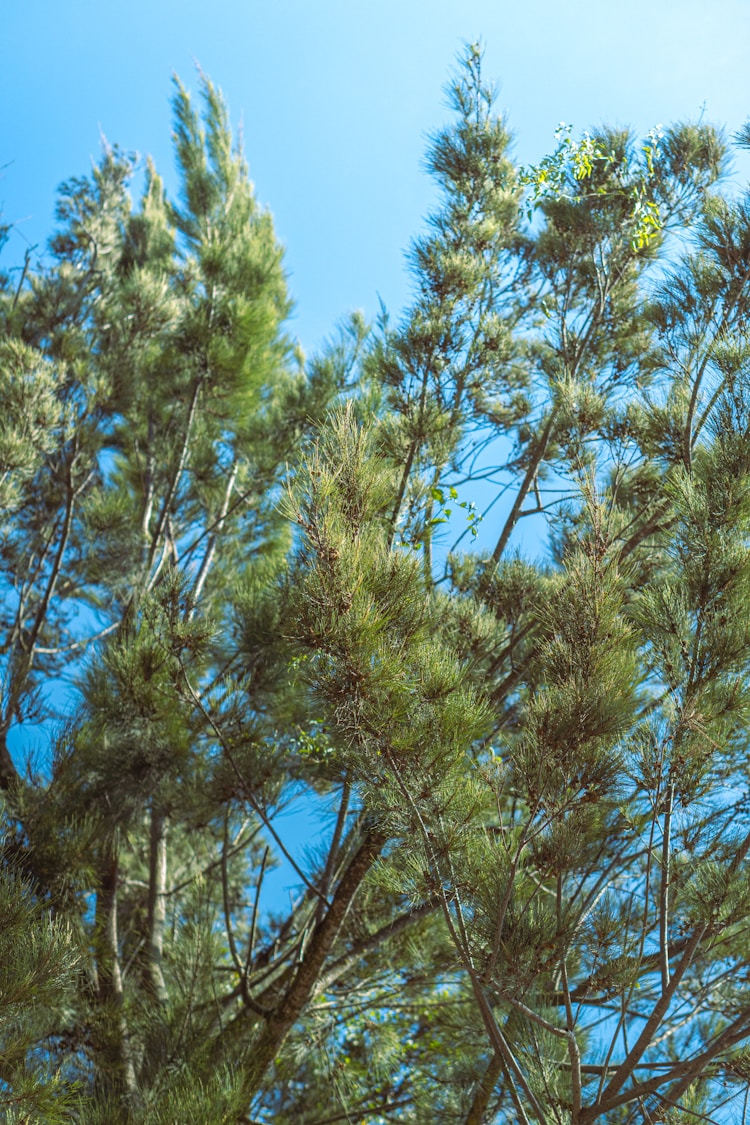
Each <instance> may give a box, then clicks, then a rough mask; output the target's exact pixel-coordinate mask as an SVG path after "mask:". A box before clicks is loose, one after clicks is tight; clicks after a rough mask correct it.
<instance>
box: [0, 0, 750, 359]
mask: <svg viewBox="0 0 750 1125" xmlns="http://www.w3.org/2000/svg"><path fill="white" fill-rule="evenodd" d="M477 38H481V40H482V41H483V42H484V43H485V45H486V62H485V67H486V73H487V75H488V76H491V77H493V78H495V79H496V80H497V81H498V83H499V87H500V90H499V105H500V107H501V108H502V109H503V110H505V111H507V114H508V118H509V121H510V124H511V127H512V128H513V130H514V132H515V135H516V138H517V142H516V152H517V155H518V157H519V158H520V159H521V160H522V161H524V162H528V161H534V160H538V159H539V158H540V157H541V156H542V155H543V154H544V153H545V152H546V151H548V150H549V149H550V148H551V147H552V145H553V133H554V129H555V126H556V125H557V123H558V122H559V121H561V120H565V121H568V122H572V123H573V125H574V126H575V128H576V129H577V130H580V129H584V128H586V127H589V126H592V125H596V124H598V123H600V122H602V121H605V120H606V121H608V122H611V123H619V124H632V125H633V126H635V127H636V128H638V129H639V130H641V131H646V130H647V129H648V128H650V127H651V126H652V125H654V124H657V123H662V124H666V123H668V122H670V121H673V120H676V119H685V118H690V117H693V118H694V117H697V116H698V115H699V114H700V112H701V108H702V106H703V105H704V104H705V116H706V117H707V118H708V119H709V120H712V121H716V122H721V123H724V124H726V125H727V126H728V128H729V130H730V131H732V130H735V129H737V128H738V127H739V126H740V125H741V124H742V122H743V121H744V120H745V119H746V117H747V116H748V115H750V68H749V67H748V62H747V60H748V48H750V2H749V0H711V2H710V0H630V2H629V3H615V2H613V0H598V2H597V0H577V2H575V3H571V2H570V0H568V2H567V3H564V2H558V3H555V2H553V0H516V2H515V3H511V2H509V0H463V2H461V3H459V2H456V0H378V2H377V3H373V2H370V3H364V2H361V0H271V2H266V3H260V2H259V0H149V2H146V0H127V2H124V0H6V2H5V4H3V12H2V24H1V26H0V96H1V97H2V105H3V113H2V125H1V126H0V165H6V167H5V168H4V170H3V173H2V179H0V205H1V206H2V210H3V212H4V215H5V218H6V220H8V219H10V220H13V221H15V222H17V223H18V231H19V232H22V235H23V236H24V237H25V238H26V239H28V240H29V241H30V242H32V243H41V244H43V243H44V241H45V239H46V237H47V236H48V234H49V233H50V230H51V226H52V210H53V200H54V190H55V187H56V185H57V184H58V183H59V182H60V181H61V180H63V179H65V178H66V177H69V176H72V175H81V174H83V173H85V172H86V171H87V170H88V168H89V167H90V161H91V158H92V157H96V155H97V154H98V151H99V143H100V142H99V136H100V131H101V132H103V133H104V134H105V135H106V137H107V138H108V139H109V140H110V141H112V142H115V141H116V142H118V143H120V144H121V145H122V146H123V147H125V148H127V149H136V150H138V151H139V152H140V153H142V154H147V153H150V154H152V155H153V156H154V157H155V159H156V162H157V166H158V167H159V169H160V171H161V172H162V174H164V175H165V178H166V180H167V183H168V185H170V184H171V185H174V178H173V177H172V174H171V151H170V140H169V137H170V108H169V97H170V75H171V73H172V72H173V71H177V72H178V73H179V74H180V75H181V77H182V78H183V80H184V81H185V82H186V83H187V84H188V86H192V87H195V84H196V83H195V70H194V64H193V60H197V61H198V62H199V63H200V65H201V67H202V68H203V69H204V70H205V71H206V72H207V73H208V74H209V75H210V76H211V77H212V78H213V79H214V80H215V81H216V82H217V83H218V84H219V85H220V86H221V87H222V89H223V90H224V92H225V95H226V97H227V100H228V102H229V106H230V111H231V114H232V119H233V122H235V123H238V122H239V121H240V120H242V122H243V126H244V135H245V146H246V151H247V156H248V160H249V163H250V170H251V174H252V177H253V179H254V181H255V183H256V187H257V191H258V195H259V197H260V199H261V200H262V201H263V202H264V203H265V204H267V205H268V206H269V207H270V208H271V210H272V211H273V213H274V215H275V218H276V225H277V230H278V233H279V235H280V237H281V239H282V240H283V242H284V243H285V245H286V247H287V268H288V271H289V274H290V283H291V289H292V293H293V295H294V298H295V300H296V302H297V311H296V317H295V321H294V323H293V325H292V329H293V331H294V332H295V333H296V334H297V335H298V336H299V337H300V339H301V342H302V344H303V346H304V347H305V349H306V350H308V351H310V350H312V349H313V348H314V347H315V346H316V344H318V343H319V342H320V341H321V340H322V339H323V338H324V337H325V336H326V335H327V334H328V333H330V332H331V330H332V328H333V326H334V324H335V322H336V321H337V319H338V318H339V317H341V316H342V315H344V314H345V313H346V312H347V311H348V310H350V309H353V308H362V309H364V311H365V312H366V313H367V314H368V315H372V314H374V313H375V312H376V310H377V294H380V295H381V296H382V297H383V299H384V300H385V302H386V304H387V305H388V306H389V308H390V310H391V311H392V312H393V313H396V312H397V311H398V309H399V308H400V306H401V305H402V304H403V303H404V301H405V300H406V297H407V294H408V282H407V278H406V275H405V273H404V268H403V250H404V248H405V247H406V246H407V244H408V241H409V239H410V238H411V237H412V236H413V234H414V233H415V232H416V231H417V230H418V229H419V225H420V222H421V220H422V217H423V216H424V214H425V212H426V210H427V209H428V207H429V205H430V200H431V198H432V193H431V186H430V183H429V180H428V179H427V177H426V175H425V174H424V172H423V171H422V155H423V152H424V148H425V142H426V138H427V136H428V134H429V133H430V131H431V130H433V129H434V128H435V127H436V126H438V125H439V124H440V123H441V122H442V121H443V120H445V118H446V116H447V111H446V110H445V107H444V104H443V96H442V87H443V84H444V82H445V80H446V78H447V76H448V73H449V71H450V69H451V66H452V64H453V61H454V58H455V56H456V53H457V52H458V51H459V50H460V48H461V44H462V42H464V41H468V40H475V39H477ZM25 245H26V243H25V241H24V238H23V237H22V236H21V233H17V234H14V236H13V238H12V240H11V243H10V245H9V246H8V247H7V248H6V250H5V252H4V258H3V264H4V266H5V268H7V267H8V265H9V264H12V262H13V261H19V260H20V259H21V258H22V256H23V250H24V247H25Z"/></svg>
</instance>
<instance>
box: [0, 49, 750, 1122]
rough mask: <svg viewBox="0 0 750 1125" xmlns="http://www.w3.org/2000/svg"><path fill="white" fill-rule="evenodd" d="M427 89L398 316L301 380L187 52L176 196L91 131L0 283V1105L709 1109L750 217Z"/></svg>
mask: <svg viewBox="0 0 750 1125" xmlns="http://www.w3.org/2000/svg"><path fill="white" fill-rule="evenodd" d="M448 93H449V102H450V106H451V109H452V111H453V114H454V119H453V122H452V124H451V125H449V126H447V127H446V128H445V129H443V130H441V131H440V132H439V133H438V134H436V136H435V137H434V138H433V141H432V142H431V147H430V151H429V155H428V167H429V169H430V170H431V172H432V174H433V176H434V177H435V179H436V182H437V184H438V186H439V188H440V200H439V203H438V206H437V209H436V211H435V213H434V214H433V215H432V216H431V217H430V219H429V221H428V224H427V228H426V231H425V232H424V233H423V234H422V235H421V236H420V237H419V238H417V239H416V240H415V242H414V244H413V246H412V249H411V252H410V255H409V262H410V266H411V269H412V276H413V280H414V296H413V301H412V304H411V306H410V307H409V308H408V309H407V310H406V312H405V313H404V314H403V316H402V317H401V318H400V320H397V321H396V322H394V321H392V320H389V319H388V317H387V316H386V315H385V314H383V315H382V316H381V318H380V320H379V322H378V323H377V324H376V325H375V326H374V327H372V328H370V327H368V326H367V325H365V324H364V322H363V320H362V318H361V317H359V316H355V317H352V318H351V319H350V320H349V321H348V322H347V323H345V324H344V325H343V326H342V327H341V329H340V330H339V332H338V335H336V336H335V337H334V338H333V339H332V341H331V342H330V344H329V345H328V347H327V348H326V349H325V350H324V352H323V354H321V355H320V356H318V357H315V358H313V359H312V360H310V361H305V360H304V359H303V357H302V356H301V355H300V353H299V351H298V349H296V348H295V345H294V343H293V341H291V340H290V338H289V337H288V335H287V334H286V332H285V327H284V324H285V320H286V318H287V316H288V314H289V311H290V300H289V296H288V292H287V287H286V280H285V277H284V272H283V263H282V252H281V248H280V246H279V245H278V243H277V241H276V239H275V235H274V232H273V226H272V222H271V219H270V216H269V215H268V214H267V213H266V212H264V211H263V210H262V209H261V208H260V207H259V206H258V204H257V202H256V200H255V197H254V194H253V189H252V185H251V183H250V181H249V178H248V171H247V167H246V165H245V162H244V158H243V156H242V154H241V152H240V151H239V150H238V149H237V148H236V146H234V145H233V142H232V138H231V132H230V128H229V123H228V117H227V111H226V107H225V105H224V103H223V101H222V99H221V97H220V95H219V93H218V92H217V90H216V89H215V88H214V87H213V86H212V85H211V83H210V82H208V81H207V80H205V79H204V80H202V97H203V109H202V112H197V111H196V110H195V108H194V106H193V104H192V102H191V99H190V97H189V96H188V94H187V92H186V91H185V90H184V89H183V88H182V87H181V86H180V85H179V84H178V85H177V87H176V93H175V102H174V111H175V132H174V139H175V152H176V159H177V166H178V171H179V175H180V183H181V194H180V197H179V199H178V200H177V201H176V202H173V201H170V200H169V199H168V198H167V196H166V194H165V191H164V188H163V185H162V182H161V180H160V178H159V176H158V175H157V172H156V170H155V169H154V168H153V167H152V166H151V165H149V166H148V167H147V169H146V176H145V187H144V190H143V194H142V197H141V199H140V201H139V202H138V203H137V204H135V205H134V204H133V203H132V201H131V198H130V195H129V189H128V184H129V182H130V179H131V176H132V174H133V171H134V163H133V160H132V158H130V157H128V156H127V155H126V154H123V153H121V152H120V151H119V150H117V149H106V150H105V152H104V154H103V157H102V160H101V162H100V163H99V164H98V165H97V166H96V167H95V168H94V169H93V171H92V174H91V175H90V176H89V177H87V178H82V179H76V180H72V181H70V182H68V183H66V184H65V185H63V188H62V189H61V195H60V204H59V208H58V222H59V229H58V231H57V233H56V234H55V236H54V238H53V239H52V241H51V243H50V257H49V258H48V259H47V262H46V264H41V265H39V266H38V267H37V266H33V265H32V263H31V261H30V260H27V261H26V262H25V263H24V265H23V267H22V268H21V270H20V271H19V272H18V273H17V274H15V275H14V273H13V271H10V272H9V273H7V274H5V275H3V278H2V281H1V285H2V288H1V289H0V317H2V325H3V339H2V342H1V343H0V401H1V403H2V410H1V411H0V465H1V467H2V478H1V479H0V490H1V492H2V501H3V512H4V523H3V530H2V536H1V537H0V575H1V577H0V582H2V588H3V595H4V597H3V608H2V611H1V612H0V630H1V633H2V639H1V640H0V653H1V654H2V662H3V686H2V698H1V700H0V734H1V735H2V738H1V739H0V787H1V788H2V794H3V802H4V804H3V848H2V859H3V862H2V867H1V869H0V911H1V912H2V918H3V927H2V931H3V936H2V942H3V950H2V951H1V952H2V953H3V956H2V958H0V960H2V972H1V973H0V976H1V977H2V988H1V989H0V1043H1V1044H2V1048H1V1056H2V1057H1V1060H0V1104H2V1105H3V1110H4V1112H5V1115H6V1119H7V1120H9V1121H19V1122H21V1121H29V1122H31V1121H50V1122H52V1121H77V1122H80V1123H81V1125H96V1123H101V1125H104V1123H105V1122H106V1123H113V1122H123V1123H128V1125H140V1123H143V1125H168V1123H173V1122H175V1121H183V1120H185V1121H188V1120H193V1121H201V1122H206V1125H208V1123H214V1122H241V1121H253V1122H270V1121H273V1122H278V1123H281V1125H283V1123H285V1122H287V1123H289V1125H292V1123H295V1125H300V1123H301V1125H325V1123H333V1122H337V1121H346V1120H349V1121H355V1120H356V1121H371V1122H395V1121H404V1122H414V1123H420V1122H424V1123H425V1125H427V1123H428V1122H435V1121H440V1122H446V1123H448V1122H453V1123H462V1125H481V1123H482V1122H485V1123H490V1122H506V1121H507V1122H522V1123H526V1122H539V1123H541V1125H552V1123H555V1125H568V1123H570V1125H586V1123H589V1122H594V1121H602V1122H607V1123H613V1125H614V1123H618V1122H621V1123H623V1125H625V1123H630V1122H635V1121H643V1122H655V1121H670V1122H674V1123H676V1122H683V1121H685V1122H686V1121H688V1120H697V1119H699V1118H700V1119H704V1120H705V1119H708V1120H722V1117H721V1114H722V1112H723V1113H724V1114H725V1115H727V1114H729V1115H730V1116H729V1117H725V1119H730V1117H731V1116H732V1115H734V1117H735V1118H736V1116H737V1113H738V1112H740V1111H739V1110H738V1108H737V1107H738V1106H741V1105H742V1103H743V1098H744V1100H745V1103H747V1100H748V1090H750V1085H748V1083H749V1082H750V1068H749V1066H748V1049H749V1047H748V1042H749V1041H750V993H748V986H747V977H748V970H750V945H748V940H747V925H746V922H747V918H748V915H749V913H750V900H749V898H748V889H747V885H746V884H747V878H746V874H747V856H748V852H750V819H749V817H750V812H749V810H750V804H749V803H748V778H747V765H746V759H747V730H748V723H749V722H750V695H749V694H748V689H747V682H748V671H749V670H750V668H749V665H750V624H748V621H750V614H749V613H748V607H749V606H750V550H749V548H748V543H749V541H750V505H749V504H748V500H747V496H748V494H749V492H748V485H749V484H750V452H749V451H750V349H749V345H748V339H747V323H748V313H749V312H750V268H749V267H748V262H750V204H748V199H747V198H746V197H744V196H741V197H739V198H734V197H732V196H731V195H730V194H729V193H728V192H727V191H723V189H722V187H721V176H722V173H723V170H724V168H725V162H726V145H725V143H724V141H723V140H722V138H721V136H720V134H719V133H718V132H717V131H716V130H714V129H713V128H712V127H710V126H708V125H706V124H703V123H701V124H698V125H678V126H675V127H673V128H670V129H668V130H666V131H665V132H664V133H662V134H659V133H657V132H654V133H653V134H651V135H650V136H649V137H648V138H646V139H645V141H642V142H639V141H637V140H636V139H635V138H634V137H632V136H631V135H630V134H629V133H627V132H625V131H621V130H612V129H609V128H604V127H603V128H601V129H599V130H597V131H596V132H593V133H592V134H585V135H584V136H583V137H582V138H581V139H579V140H575V139H574V137H573V134H572V131H570V130H562V131H561V132H560V133H559V134H558V145H557V148H556V150H555V151H554V152H553V153H552V154H551V155H550V156H549V157H547V158H546V159H545V160H544V161H542V162H541V163H540V164H539V165H538V166H536V167H533V168H519V167H517V165H516V164H515V163H514V161H513V159H512V155H511V147H510V134H509V132H508V130H507V127H506V125H505V123H504V122H503V121H502V119H500V118H498V117H497V116H496V115H495V112H494V109H493V96H492V91H491V90H490V89H489V88H488V87H487V85H486V84H485V82H484V79H483V76H482V67H481V52H480V51H479V50H478V49H477V48H475V47H471V48H469V49H467V52H466V54H465V57H464V59H463V61H462V64H461V67H460V69H459V70H458V72H457V74H456V76H455V78H454V80H453V81H452V83H451V85H450V87H449V91H448ZM527 528H532V529H533V535H530V536H529V537H528V538H524V537H523V532H524V531H525V529H527ZM534 543H536V544H537V546H534ZM294 801H298V802H299V801H304V802H305V803H306V805H307V807H308V809H310V810H316V811H317V812H318V813H319V815H320V820H321V824H322V825H325V826H326V832H325V833H324V841H325V842H324V844H321V845H320V846H319V847H318V848H317V849H316V848H312V847H311V848H310V849H308V854H307V855H306V857H305V858H304V859H303V860H302V861H300V860H299V858H295V856H294V855H292V854H291V852H290V850H289V848H288V846H287V844H286V843H285V833H284V828H283V821H282V820H281V819H280V818H279V816H278V814H279V812H280V811H281V810H283V808H284V807H285V806H288V805H289V803H290V802H294ZM282 860H283V861H284V862H286V863H287V864H289V865H291V866H292V867H293V869H294V873H295V874H294V877H295V879H296V880H297V894H296V897H294V898H293V899H292V900H291V902H290V903H289V904H286V903H280V902H279V901H278V900H277V899H274V897H273V896H272V895H271V894H269V891H268V876H269V872H270V871H271V869H272V867H273V866H274V865H275V864H277V863H278V862H280V861H282ZM722 1106H723V1107H725V1108H724V1109H723V1110H722ZM727 1107H729V1108H727ZM712 1115H713V1116H712ZM717 1115H718V1116H717Z"/></svg>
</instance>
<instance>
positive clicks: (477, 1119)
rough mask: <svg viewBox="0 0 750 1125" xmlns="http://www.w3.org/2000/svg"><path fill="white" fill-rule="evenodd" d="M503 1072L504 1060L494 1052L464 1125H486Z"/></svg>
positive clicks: (478, 1085)
mask: <svg viewBox="0 0 750 1125" xmlns="http://www.w3.org/2000/svg"><path fill="white" fill-rule="evenodd" d="M502 1072H503V1060H502V1059H501V1057H500V1055H499V1054H498V1053H497V1052H494V1054H493V1055H492V1058H491V1059H490V1061H489V1064H488V1066H487V1069H486V1071H485V1072H484V1075H483V1076H482V1078H481V1079H480V1080H479V1082H478V1084H477V1088H476V1090H475V1091H474V1097H473V1099H472V1102H471V1106H470V1108H469V1112H468V1115H467V1117H466V1120H465V1122H464V1125H484V1122H485V1121H486V1120H487V1110H488V1109H489V1104H490V1099H491V1097H492V1094H493V1092H494V1090H495V1086H496V1085H497V1081H498V1079H499V1077H500V1075H501V1074H502Z"/></svg>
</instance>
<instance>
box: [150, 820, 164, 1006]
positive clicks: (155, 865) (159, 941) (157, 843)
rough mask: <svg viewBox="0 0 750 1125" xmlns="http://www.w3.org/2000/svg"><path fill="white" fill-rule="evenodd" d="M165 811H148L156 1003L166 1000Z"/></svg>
mask: <svg viewBox="0 0 750 1125" xmlns="http://www.w3.org/2000/svg"><path fill="white" fill-rule="evenodd" d="M168 825H169V821H168V818H167V816H166V814H165V813H164V812H163V811H162V810H161V809H160V808H158V807H155V808H152V810H151V838H150V846H149V873H148V974H149V983H150V987H151V991H152V992H153V995H154V997H155V999H156V1000H157V1001H158V1002H159V1003H160V1004H166V1002H167V1000H168V999H169V994H168V992H167V986H166V983H165V981H164V973H163V971H162V965H161V963H162V954H163V950H164V924H165V921H166V917H167V828H168Z"/></svg>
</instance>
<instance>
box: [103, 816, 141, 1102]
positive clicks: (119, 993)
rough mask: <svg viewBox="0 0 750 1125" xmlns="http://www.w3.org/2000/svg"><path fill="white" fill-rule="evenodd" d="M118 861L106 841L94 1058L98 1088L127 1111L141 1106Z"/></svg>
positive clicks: (111, 844) (110, 843) (112, 843)
mask: <svg viewBox="0 0 750 1125" xmlns="http://www.w3.org/2000/svg"><path fill="white" fill-rule="evenodd" d="M117 882H118V858H117V848H116V844H115V842H114V840H112V839H111V838H110V839H109V840H108V841H107V843H106V844H105V848H104V854H103V857H102V871H101V878H100V886H99V891H98V894H97V898H96V930H97V939H98V940H97V947H98V948H97V954H98V957H97V976H98V992H99V995H98V1000H99V1018H100V1020H101V1024H100V1028H99V1035H98V1042H97V1044H96V1047H95V1052H96V1055H97V1056H98V1058H97V1084H98V1085H99V1086H100V1087H102V1088H104V1089H105V1090H107V1091H108V1092H110V1093H111V1094H113V1095H114V1096H115V1097H120V1098H121V1099H122V1100H123V1103H124V1104H125V1105H126V1106H127V1107H128V1109H136V1108H137V1107H138V1105H139V1103H140V1095H139V1091H138V1084H137V1081H136V1075H135V1067H134V1065H133V1058H132V1053H131V1050H130V1043H129V1037H128V1029H127V1024H126V1021H125V1013H124V1010H123V1006H124V991H123V983H122V969H121V967H120V954H119V949H118V935H117Z"/></svg>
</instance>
